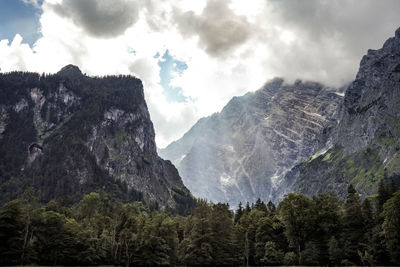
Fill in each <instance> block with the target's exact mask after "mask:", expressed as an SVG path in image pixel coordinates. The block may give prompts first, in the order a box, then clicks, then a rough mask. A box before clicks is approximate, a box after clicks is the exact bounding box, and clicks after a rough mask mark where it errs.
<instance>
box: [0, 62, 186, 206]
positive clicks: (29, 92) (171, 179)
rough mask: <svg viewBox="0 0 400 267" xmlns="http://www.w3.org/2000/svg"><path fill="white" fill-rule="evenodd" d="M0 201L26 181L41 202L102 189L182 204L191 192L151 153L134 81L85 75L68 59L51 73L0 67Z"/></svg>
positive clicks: (149, 124) (151, 143) (148, 125)
mask: <svg viewBox="0 0 400 267" xmlns="http://www.w3.org/2000/svg"><path fill="white" fill-rule="evenodd" d="M0 94H1V95H0V111H1V115H0V155H1V157H0V192H1V197H0V200H1V201H2V202H3V201H6V200H8V199H13V198H15V197H17V196H18V195H20V194H21V193H22V192H23V190H24V189H25V188H26V187H29V186H33V187H35V188H38V189H40V190H41V194H42V198H43V200H44V201H48V200H50V199H69V200H70V201H75V200H77V199H79V197H80V196H81V195H82V194H83V193H87V192H90V191H94V190H97V191H105V192H108V193H109V194H111V195H112V196H113V197H116V198H121V199H122V200H126V201H128V200H138V199H140V200H144V201H146V202H148V203H152V204H155V205H158V206H160V207H162V208H171V209H178V210H183V209H184V208H185V207H186V205H191V204H190V203H192V201H193V200H192V197H191V195H190V193H189V191H188V190H187V189H186V187H185V186H184V185H183V183H182V181H181V178H180V177H179V174H178V172H177V170H176V169H175V167H174V166H173V165H172V164H171V162H169V161H165V160H162V159H161V158H160V157H159V156H158V155H157V152H156V145H155V141H154V129H153V124H152V122H151V120H150V116H149V112H148V110H147V106H146V102H145V100H144V95H143V87H142V83H141V81H140V80H138V79H136V78H134V77H130V76H109V77H103V78H98V77H88V76H85V75H83V74H82V73H81V71H80V70H79V69H78V68H77V67H75V66H72V65H69V66H66V67H64V68H63V69H62V70H61V71H60V72H58V73H57V74H54V75H47V76H45V75H38V74H35V73H22V72H12V73H7V74H0Z"/></svg>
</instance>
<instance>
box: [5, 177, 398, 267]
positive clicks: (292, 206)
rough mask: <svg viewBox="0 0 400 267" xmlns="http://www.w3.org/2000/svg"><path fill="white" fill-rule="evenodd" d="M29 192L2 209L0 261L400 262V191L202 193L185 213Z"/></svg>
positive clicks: (136, 263)
mask: <svg viewBox="0 0 400 267" xmlns="http://www.w3.org/2000/svg"><path fill="white" fill-rule="evenodd" d="M38 195H39V194H38V193H37V192H35V191H34V190H33V189H29V190H27V191H26V192H25V194H24V195H23V196H22V197H21V198H20V199H17V200H13V201H10V202H8V203H6V204H5V205H4V206H3V207H2V208H1V210H0V264H2V265H17V264H18V265H19V264H21V265H23V264H40V265H99V264H102V265H104V264H112V265H126V266H160V265H164V266H167V265H168V266H171V265H175V266H177V265H178V266H240V265H242V266H243V265H246V266H250V265H253V266H254V265H399V264H400V192H399V191H397V188H396V185H395V184H394V183H389V184H388V185H386V184H384V183H383V182H381V184H380V186H379V192H378V194H377V195H376V196H374V197H372V198H366V199H364V200H363V201H361V199H360V197H359V195H358V193H357V192H356V190H355V189H354V188H353V186H352V185H350V186H349V188H348V195H347V200H346V201H345V202H343V201H341V200H339V199H338V197H337V196H336V195H334V194H332V193H326V194H322V195H318V196H315V197H313V198H309V197H307V196H304V195H300V194H294V193H291V194H288V195H286V196H285V197H284V199H283V200H282V201H281V202H280V203H279V205H278V206H277V207H276V206H275V205H274V204H273V203H271V202H269V203H268V204H265V203H263V202H262V201H261V200H258V201H257V202H256V203H255V204H253V205H249V204H247V205H245V207H242V205H240V206H239V208H238V209H237V210H236V211H235V212H232V211H231V210H230V209H229V206H228V205H226V204H221V203H219V204H210V203H207V202H205V201H202V200H199V201H198V202H197V206H196V207H195V208H194V210H193V211H192V212H191V214H190V215H187V216H185V217H183V216H177V215H174V214H167V213H165V212H162V211H154V210H153V211H151V210H150V209H149V208H147V207H145V206H144V205H143V204H142V203H141V202H134V203H129V204H123V203H121V202H119V201H118V200H112V199H110V198H109V197H108V196H107V195H106V194H105V193H100V194H99V193H90V194H87V195H85V196H84V197H83V198H82V200H81V201H80V202H79V203H78V204H76V205H74V206H72V207H67V206H66V205H63V203H58V202H55V201H50V202H49V203H47V205H45V206H43V205H40V204H39V203H40V201H39V199H38V197H37V196H38Z"/></svg>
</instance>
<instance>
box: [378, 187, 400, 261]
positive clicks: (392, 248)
mask: <svg viewBox="0 0 400 267" xmlns="http://www.w3.org/2000/svg"><path fill="white" fill-rule="evenodd" d="M382 215H383V217H384V222H383V224H382V230H383V234H384V236H385V243H386V248H387V250H388V252H389V254H390V257H391V259H392V263H393V264H395V265H398V264H400V192H396V193H394V194H393V197H392V198H390V199H389V200H388V201H387V202H386V203H385V204H384V205H383V212H382Z"/></svg>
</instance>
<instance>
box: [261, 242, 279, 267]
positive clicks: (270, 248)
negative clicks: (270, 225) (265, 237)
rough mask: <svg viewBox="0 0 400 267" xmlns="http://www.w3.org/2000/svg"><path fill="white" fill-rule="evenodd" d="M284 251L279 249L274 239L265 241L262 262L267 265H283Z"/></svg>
mask: <svg viewBox="0 0 400 267" xmlns="http://www.w3.org/2000/svg"><path fill="white" fill-rule="evenodd" d="M283 256H284V255H283V251H282V250H279V249H277V246H276V244H275V243H274V242H273V241H268V242H267V243H265V254H264V257H263V258H262V259H261V262H262V263H263V264H265V265H275V266H276V265H281V264H282V263H283Z"/></svg>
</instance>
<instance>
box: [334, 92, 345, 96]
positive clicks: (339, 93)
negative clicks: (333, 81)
mask: <svg viewBox="0 0 400 267" xmlns="http://www.w3.org/2000/svg"><path fill="white" fill-rule="evenodd" d="M335 94H337V95H338V96H341V97H343V96H344V92H343V93H341V92H335Z"/></svg>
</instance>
